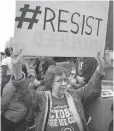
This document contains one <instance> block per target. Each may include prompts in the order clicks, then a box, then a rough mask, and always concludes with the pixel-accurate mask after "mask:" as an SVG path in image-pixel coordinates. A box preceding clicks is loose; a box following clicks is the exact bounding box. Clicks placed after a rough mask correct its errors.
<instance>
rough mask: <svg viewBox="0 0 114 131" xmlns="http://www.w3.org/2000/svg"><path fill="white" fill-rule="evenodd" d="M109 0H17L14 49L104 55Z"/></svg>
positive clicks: (44, 53) (26, 52) (33, 52)
mask: <svg viewBox="0 0 114 131" xmlns="http://www.w3.org/2000/svg"><path fill="white" fill-rule="evenodd" d="M108 8H109V2H108V1H71V2H70V1H65V2H64V1H45V2H44V1H17V2H16V17H15V36H14V43H15V44H14V51H15V53H17V52H18V51H19V50H20V48H23V49H24V55H27V56H64V57H69V56H71V57H93V56H96V54H97V52H101V53H102V54H103V52H104V47H105V38H106V30H107V19H108Z"/></svg>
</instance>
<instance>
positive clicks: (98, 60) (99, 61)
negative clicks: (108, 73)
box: [96, 53, 105, 74]
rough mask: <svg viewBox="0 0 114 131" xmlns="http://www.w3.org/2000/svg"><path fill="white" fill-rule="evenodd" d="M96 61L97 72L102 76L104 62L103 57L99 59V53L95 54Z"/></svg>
mask: <svg viewBox="0 0 114 131" xmlns="http://www.w3.org/2000/svg"><path fill="white" fill-rule="evenodd" d="M96 60H97V63H98V67H97V70H98V71H99V72H101V73H102V74H104V65H105V61H104V59H103V57H101V54H100V53H98V54H97V57H96Z"/></svg>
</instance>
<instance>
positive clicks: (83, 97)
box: [12, 70, 102, 131]
mask: <svg viewBox="0 0 114 131" xmlns="http://www.w3.org/2000/svg"><path fill="white" fill-rule="evenodd" d="M101 80H102V75H101V74H100V73H99V72H98V71H97V70H96V71H95V73H94V75H93V76H92V78H91V79H90V81H89V82H88V84H87V85H85V86H84V87H81V88H79V89H77V90H76V91H74V90H69V91H68V92H69V93H70V94H71V96H72V97H73V100H74V103H75V106H76V108H77V110H78V113H79V115H80V118H81V120H82V122H83V126H84V130H85V131H89V129H88V126H87V124H86V120H85V116H84V110H83V105H86V104H88V103H91V102H92V101H93V100H95V99H96V98H97V97H99V96H100V93H101ZM12 83H13V84H14V85H15V87H16V88H17V90H18V91H19V92H20V94H21V95H20V97H19V98H18V99H19V100H20V101H23V102H25V103H28V104H29V105H33V106H39V108H40V112H37V118H36V131H44V127H45V123H46V117H47V112H48V102H49V99H48V95H46V92H45V91H39V92H36V91H34V90H30V89H28V84H27V83H28V82H27V81H26V79H25V78H24V76H23V78H22V79H21V80H20V81H15V80H14V79H13V77H12Z"/></svg>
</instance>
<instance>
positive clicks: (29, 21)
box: [15, 4, 42, 29]
mask: <svg viewBox="0 0 114 131" xmlns="http://www.w3.org/2000/svg"><path fill="white" fill-rule="evenodd" d="M29 6H30V5H28V4H25V5H24V8H20V11H22V14H21V17H16V18H15V21H18V22H19V23H18V25H17V28H21V27H22V25H23V22H28V23H29V26H28V29H32V27H33V24H34V23H37V22H38V19H36V17H37V14H41V13H42V12H41V11H40V6H36V9H35V10H33V9H29ZM27 12H32V13H33V16H32V18H25V16H26V13H27Z"/></svg>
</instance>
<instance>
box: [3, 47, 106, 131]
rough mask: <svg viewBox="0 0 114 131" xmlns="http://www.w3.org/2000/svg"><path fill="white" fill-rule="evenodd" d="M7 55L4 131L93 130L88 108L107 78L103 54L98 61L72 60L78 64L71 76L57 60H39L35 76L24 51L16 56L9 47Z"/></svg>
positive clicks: (4, 60)
mask: <svg viewBox="0 0 114 131" xmlns="http://www.w3.org/2000/svg"><path fill="white" fill-rule="evenodd" d="M5 54H6V58H4V59H3V60H2V63H1V70H2V83H1V128H2V131H27V130H28V131H29V130H30V129H32V128H33V131H34V130H35V129H36V131H53V130H55V131H65V130H66V129H69V130H70V131H89V128H88V123H89V116H88V115H87V114H86V110H85V107H86V106H87V105H89V104H91V103H92V102H93V101H94V100H95V99H97V98H98V97H99V96H100V93H101V80H102V78H103V76H104V60H103V58H101V56H100V54H99V53H98V56H97V58H96V59H95V58H86V57H84V58H73V59H72V60H71V59H70V62H71V61H73V62H74V66H73V67H72V69H71V71H70V73H69V72H68V70H67V69H66V68H64V67H62V66H59V65H57V62H56V59H55V58H51V57H38V58H37V59H36V61H35V63H34V66H35V68H34V74H35V75H34V76H35V77H33V76H32V75H31V74H29V73H28V72H29V71H28V68H27V66H26V64H23V63H22V61H23V55H22V51H20V53H19V55H17V56H15V55H13V49H12V48H6V49H5ZM68 60H69V59H67V60H65V61H68ZM32 77H33V78H32Z"/></svg>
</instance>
